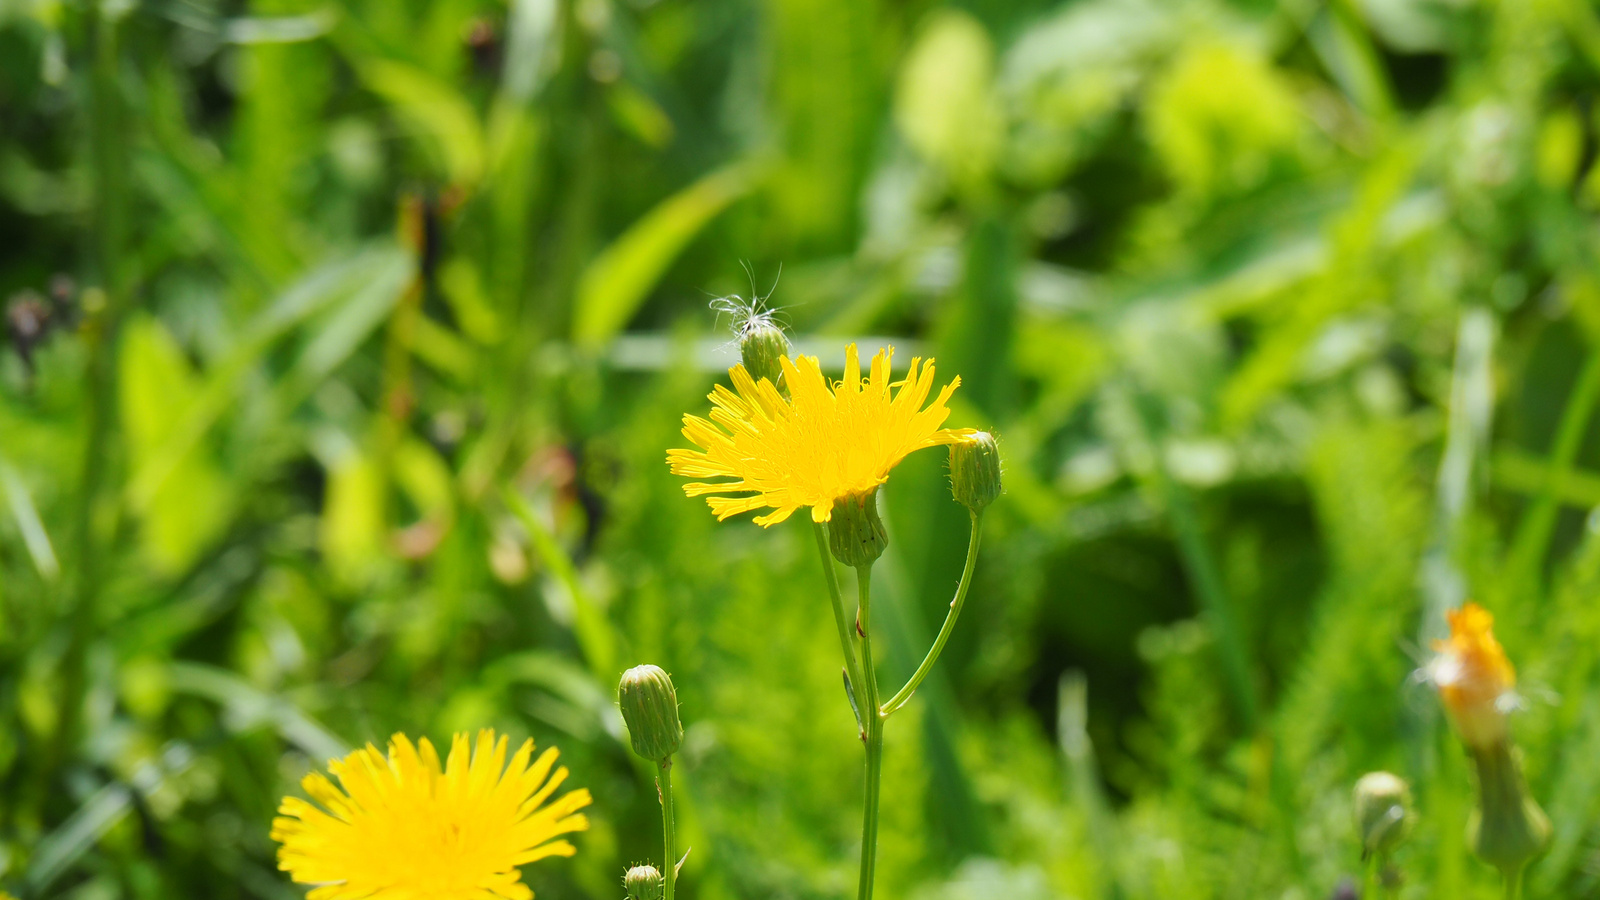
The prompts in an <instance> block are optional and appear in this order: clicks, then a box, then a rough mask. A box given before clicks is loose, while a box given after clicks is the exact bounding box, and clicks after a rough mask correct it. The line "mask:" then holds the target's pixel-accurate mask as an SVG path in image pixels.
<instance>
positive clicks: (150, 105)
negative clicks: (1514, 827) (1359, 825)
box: [0, 0, 1600, 900]
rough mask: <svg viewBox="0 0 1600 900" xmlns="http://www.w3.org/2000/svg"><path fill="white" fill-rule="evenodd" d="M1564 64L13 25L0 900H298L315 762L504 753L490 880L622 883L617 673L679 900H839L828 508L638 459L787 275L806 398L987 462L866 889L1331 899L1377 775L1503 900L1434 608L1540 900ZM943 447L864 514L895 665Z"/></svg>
mask: <svg viewBox="0 0 1600 900" xmlns="http://www.w3.org/2000/svg"><path fill="white" fill-rule="evenodd" d="M1597 86H1600V15H1597V12H1596V10H1595V9H1594V8H1593V6H1592V5H1591V4H1589V3H1587V2H1583V0H1498V2H1496V0H1327V2H1319V0H1288V2H1284V3H1281V4H1272V3H1267V2H1259V0H1257V2H1249V0H1238V2H1232V3H1228V2H1220V0H1218V2H1202V0H1194V2H1189V0H1175V2H1163V3H1156V2H1143V0H1073V2H1067V3H1061V4H1058V3H1053V2H1042V0H1024V2H1001V0H969V2H966V3H955V4H948V5H946V4H937V3H930V2H922V0H909V2H902V0H762V2H756V0H510V2H495V0H438V2H431V3H424V2H420V0H330V2H316V0H253V2H239V0H103V2H90V0H86V2H58V0H0V298H7V299H6V301H5V302H6V314H7V328H8V331H7V336H8V341H9V346H7V347H5V348H0V501H3V502H0V886H3V887H4V888H5V889H7V890H10V891H11V892H13V893H15V894H16V895H18V896H19V897H21V898H23V900H34V898H55V897H60V898H79V900H110V898H121V897H127V898H151V900H155V898H163V900H165V898H173V897H183V898H235V897H259V898H292V897H296V896H300V895H301V889H299V888H296V887H293V886H291V885H290V884H289V883H288V881H287V879H286V878H285V877H284V876H283V875H282V874H281V873H278V872H277V871H276V870H275V863H274V859H273V852H274V847H273V845H272V843H271V842H270V841H269V840H268V838H267V830H268V827H269V822H270V819H271V816H272V813H273V810H274V808H275V806H276V804H277V802H278V799H279V798H280V797H282V796H283V795H284V794H285V793H291V792H294V791H296V790H298V788H297V787H296V786H295V785H296V782H297V780H298V778H299V777H300V776H301V775H302V774H304V773H305V772H306V771H308V769H309V768H311V767H312V766H319V765H322V764H323V763H324V762H325V761H326V759H327V758H328V757H330V756H332V755H335V754H337V753H339V752H341V751H342V750H343V749H345V748H347V747H349V746H351V745H354V744H358V743H362V742H366V741H376V742H379V743H380V744H381V742H382V741H383V740H384V738H385V737H386V736H387V735H389V734H390V733H392V732H394V731H397V730H403V731H405V732H407V733H408V734H411V735H413V736H418V735H429V736H431V737H432V738H433V739H434V740H435V741H439V740H443V739H446V738H447V737H448V735H449V734H450V733H451V732H452V731H454V730H465V729H475V728H478V727H482V726H493V727H496V728H498V729H501V730H504V731H506V732H508V733H510V734H511V735H512V736H513V738H514V739H516V740H520V739H522V738H523V737H525V736H532V737H534V738H535V739H537V740H538V741H539V743H540V744H541V745H545V744H555V745H559V746H560V747H561V749H562V752H563V757H562V758H563V760H564V761H565V762H566V764H567V765H569V766H570V767H571V769H572V773H573V774H572V780H571V783H572V784H574V785H581V786H587V787H589V788H590V789H591V790H592V791H593V792H594V795H595V804H594V806H593V808H592V811H591V812H592V818H593V827H592V829H591V830H590V831H588V832H587V833H585V834H582V835H579V836H578V838H577V843H578V845H579V848H580V850H579V854H578V856H577V857H576V858H574V859H572V860H550V861H546V862H542V863H539V864H537V865H535V866H531V867H529V868H528V870H527V871H526V877H527V880H528V882H529V883H530V884H531V885H532V886H533V888H534V889H535V890H536V892H537V893H538V894H539V896H540V897H543V898H550V900H557V898H578V897H585V898H613V897H619V896H621V887H620V878H621V874H622V871H623V869H624V867H625V866H626V865H628V864H630V863H632V862H636V861H644V860H653V861H655V862H657V863H658V864H659V862H660V860H659V859H658V858H657V856H658V854H659V852H660V851H659V849H658V842H659V837H660V833H659V822H658V820H657V818H656V816H657V809H656V805H655V791H654V788H653V787H652V785H651V783H650V778H649V772H648V769H647V768H646V767H643V766H641V765H640V763H639V761H638V760H636V759H634V758H632V756H631V754H630V753H629V752H628V750H627V743H626V739H625V737H624V736H623V733H622V730H621V722H620V719H619V717H618V716H617V714H616V712H615V709H614V706H613V693H614V689H615V684H616V678H617V676H618V675H619V674H620V672H621V671H622V670H623V669H624V668H626V667H628V666H631V665H634V664H637V663H640V662H654V663H657V664H659V665H661V666H663V667H665V668H666V669H668V670H669V671H671V672H672V673H673V675H674V677H675V679H676V682H677V685H678V691H679V696H680V699H681V701H682V713H683V717H684V719H685V721H686V724H687V728H688V735H687V738H686V742H685V746H684V749H683V752H682V755H681V758H680V760H679V763H678V765H677V767H676V768H675V770H674V772H675V779H674V780H675V783H676V785H677V787H678V792H679V797H680V803H681V809H680V816H679V818H680V823H681V838H680V842H681V843H683V844H686V845H689V846H692V847H693V852H692V854H691V855H690V857H689V861H688V863H687V865H686V866H685V868H684V870H683V882H682V884H683V889H682V896H683V897H685V898H707V900H712V898H824V897H827V898H836V897H843V896H846V895H848V893H849V891H850V890H851V889H852V887H853V884H854V876H855V861H856V860H855V854H856V844H857V841H858V840H859V838H858V834H859V832H858V830H857V829H858V827H859V819H858V816H859V808H860V791H861V784H862V774H861V762H860V753H861V751H860V749H859V748H860V744H859V741H858V740H857V738H856V733H855V725H854V722H853V721H852V718H851V714H850V711H849V708H848V706H847V704H846V702H845V698H844V696H843V691H842V688H841V685H840V679H839V670H840V664H841V660H840V659H839V651H838V646H837V638H836V635H835V634H834V633H833V625H832V623H831V622H830V621H829V619H830V613H829V611H828V605H827V600H826V594H825V592H824V587H823V581H822V578H821V574H822V573H821V570H820V566H819V564H818V561H817V559H816V555H815V552H814V546H813V543H812V539H811V534H810V533H809V526H807V525H805V524H804V523H803V522H802V521H792V522H790V523H786V524H784V525H781V526H778V527H774V528H772V529H768V530H763V529H760V528H757V527H756V526H754V525H752V524H751V523H750V522H749V521H748V519H749V517H748V516H745V517H741V518H740V519H739V520H737V521H729V522H726V523H721V524H718V523H717V522H716V521H715V520H714V519H713V517H712V516H711V515H710V514H709V513H708V511H707V510H706V508H705V506H704V504H703V502H701V501H700V500H691V499H688V498H686V497H684V496H683V494H682V491H681V482H682V479H678V478H675V477H673V476H671V475H669V474H668V472H667V470H666V466H665V462H664V455H665V451H666V449H667V448H669V447H675V446H682V445H683V443H684V441H683V439H682V438H681V437H680V436H679V435H678V427H679V420H680V417H681V416H682V415H683V414H684V413H685V412H695V413H703V412H704V411H705V410H706V408H707V406H708V404H707V402H706V400H705V395H706V393H707V391H708V390H709V389H710V387H711V386H712V384H714V383H715V382H716V381H717V380H718V379H719V378H722V379H724V380H725V376H724V375H723V374H722V373H721V371H720V370H721V369H723V368H725V367H726V366H727V365H729V364H730V362H731V361H732V360H734V359H735V358H736V356H737V353H736V349H735V347H734V345H733V344H732V331H731V328H730V326H731V324H732V323H731V319H732V318H733V317H732V316H730V315H728V314H726V313H723V314H720V315H719V314H718V313H717V312H715V311H713V309H712V302H711V301H713V300H714V299H716V298H726V297H729V296H732V295H739V296H740V297H742V298H744V299H745V300H749V299H750V298H751V297H752V296H753V295H757V294H759V295H762V296H767V295H769V292H770V299H769V301H768V302H769V303H770V305H771V306H773V307H775V308H777V309H778V310H780V316H781V319H782V321H783V322H784V323H785V324H786V326H787V327H788V329H789V331H790V333H791V334H792V335H793V336H794V338H795V339H796V340H797V342H798V344H799V346H800V347H801V348H802V349H803V350H806V351H807V352H812V353H816V354H818V355H819V356H820V357H821V358H822V360H823V364H824V366H825V368H828V369H831V370H834V371H837V367H838V366H840V365H841V364H842V360H843V347H844V345H845V343H847V342H848V341H851V340H859V341H860V342H861V343H862V345H863V347H864V348H867V350H868V352H870V351H871V349H873V348H876V347H877V346H880V345H881V344H882V343H884V342H886V341H887V342H892V343H894V344H895V345H896V346H897V347H898V348H899V354H898V357H897V359H898V360H899V361H900V363H901V365H902V366H903V365H904V364H905V363H906V362H908V361H909V358H910V357H911V356H913V355H923V356H930V355H931V356H935V357H937V359H938V372H939V377H940V381H941V383H942V382H943V381H944V380H945V379H948V378H949V377H952V376H953V375H955V374H957V373H959V374H960V375H961V377H962V379H963V385H962V387H961V389H960V390H959V391H958V392H957V394H956V399H955V401H954V402H953V409H954V414H953V415H952V418H951V420H950V424H951V425H953V426H959V427H968V426H972V427H984V428H990V429H992V430H993V431H994V432H995V433H996V434H998V435H999V437H1000V440H1001V446H1002V448H1003V451H1004V455H1005V460H1006V494H1005V496H1003V497H1002V498H1001V499H1000V500H999V501H998V502H997V503H996V504H995V505H994V507H993V508H992V509H991V511H990V513H989V514H988V516H987V517H986V522H985V527H986V531H985V539H984V545H983V550H982V555H981V557H980V560H979V563H978V568H977V574H976V581H975V584H974V587H973V590H972V594H971V597H970V598H969V600H968V604H967V609H966V612H965V614H964V616H963V619H962V621H961V624H960V627H959V629H958V631H957V633H956V636H955V638H954V640H953V641H952V642H951V645H950V647H949V649H948V650H947V652H946V654H945V656H944V658H943V659H942V660H941V661H940V663H939V665H938V667H937V669H936V670H935V673H934V676H933V678H931V679H930V680H929V682H928V683H927V685H926V686H925V687H924V688H923V689H922V690H921V691H920V692H919V695H918V697H917V698H916V699H915V700H914V701H913V702H912V703H911V704H910V706H908V707H907V708H906V710H905V711H904V712H902V713H901V714H900V715H898V716H896V717H895V718H894V720H893V721H892V722H891V723H890V724H889V728H888V740H889V743H888V753H887V763H886V774H885V784H884V813H883V840H882V845H881V851H880V855H881V867H880V875H879V884H880V892H881V895H882V896H883V897H884V898H889V900H893V898H907V900H957V898H960V900H968V898H977V900H985V898H993V900H1035V898H1058V897H1059V898H1161V900H1183V898H1285V900H1292V898H1301V900H1321V898H1327V897H1332V896H1335V892H1336V891H1337V890H1339V885H1340V882H1341V880H1342V879H1344V878H1346V877H1356V878H1359V875H1360V874H1361V868H1362V867H1361V862H1360V849H1359V842H1358V837H1357V835H1356V834H1355V828H1354V825H1353V823H1352V821H1351V810H1350V799H1349V797H1350V788H1351V785H1352V784H1353V783H1354V781H1355V779H1356V778H1357V777H1358V776H1359V775H1360V774H1362V773H1363V772H1366V771H1369V770H1372V769H1378V768H1387V769H1391V770H1393V771H1395V772H1398V773H1400V774H1402V775H1404V776H1405V777H1407V778H1408V779H1410V780H1411V782H1412V785H1413V788H1414V791H1415V795H1416V806H1417V813H1418V823H1417V828H1416V831H1415V834H1414V836H1413V839H1412V841H1411V842H1410V844H1408V845H1407V846H1406V847H1405V848H1404V849H1402V850H1401V851H1400V852H1399V853H1398V855H1397V856H1396V860H1395V862H1396V864H1397V865H1398V866H1399V867H1400V868H1401V869H1402V870H1403V872H1404V874H1405V879H1406V884H1405V887H1404V888H1403V890H1402V894H1403V896H1405V897H1415V898H1422V897H1434V898H1451V900H1454V898H1475V897H1493V896H1497V895H1498V892H1499V887H1498V884H1497V877H1496V875H1495V873H1494V872H1493V870H1491V869H1490V868H1489V867H1487V866H1485V865H1483V864H1482V863H1480V862H1478V861H1476V860H1475V859H1473V858H1472V856H1471V854H1470V852H1469V850H1468V848H1467V845H1466V839H1465V837H1464V829H1465V823H1466V820H1467V817H1468V814H1469V811H1470V809H1471V807H1472V804H1473V802H1474V800H1473V795H1474V789H1473V785H1472V781H1471V774H1470V766H1469V765H1468V762H1467V760H1466V758H1465V757H1464V755H1463V753H1462V751H1461V749H1460V748H1459V746H1458V744H1457V743H1456V741H1455V740H1454V738H1453V736H1452V735H1451V734H1450V732H1449V729H1448V726H1447V724H1446V723H1445V722H1444V720H1443V718H1442V717H1441V715H1440V713H1439V711H1438V704H1437V700H1436V699H1435V697H1434V696H1433V692H1432V690H1431V689H1430V688H1429V687H1428V686H1427V685H1425V684H1422V683H1421V682H1420V681H1419V680H1418V679H1417V678H1416V677H1414V675H1413V672H1414V671H1415V670H1416V668H1417V667H1418V666H1419V665H1420V664H1422V663H1423V662H1425V660H1426V659H1427V656H1428V654H1429V653H1430V652H1431V650H1430V642H1431V641H1432V640H1434V639H1435V638H1437V637H1438V636H1439V635H1440V634H1441V633H1442V632H1443V629H1444V620H1443V615H1442V613H1443V611H1444V610H1445V609H1446V608H1448V607H1451V606H1453V605H1456V604H1458V603H1459V602H1461V601H1462V600H1464V599H1466V598H1468V597H1472V598H1475V599H1477V600H1479V601H1480V602H1482V603H1484V604H1485V605H1486V606H1487V607H1488V608H1489V609H1491V610H1492V611H1493V612H1494V613H1495V614H1496V616H1497V617H1498V621H1497V631H1498V633H1499V634H1500V636H1501V638H1502V640H1503V642H1504V644H1505V646H1506V648H1507V651H1508V653H1509V654H1510V656H1511V658H1512V660H1513V662H1514V663H1515V664H1516V665H1517V666H1518V670H1519V674H1520V676H1521V677H1520V680H1519V684H1518V687H1519V691H1520V695H1521V698H1522V707H1523V708H1522V710H1521V712H1519V713H1518V714H1517V715H1516V717H1515V720H1514V730H1515V732H1516V734H1517V737H1518V741H1519V743H1520V745H1521V747H1522V749H1523V751H1524V752H1525V763H1526V768H1527V772H1528V777H1529V781H1530V784H1531V786H1532V789H1533V792H1534V795H1535V796H1537V797H1538V798H1539V799H1540V800H1541V801H1542V802H1543V803H1544V805H1545V808H1546V809H1547V810H1548V812H1549V814H1550V817H1551V819H1552V820H1553V822H1554V825H1555V839H1554V842H1553V845H1552V847H1551V850H1550V852H1549V854H1548V855H1547V857H1546V858H1544V859H1543V860H1542V861H1540V862H1539V863H1537V864H1536V865H1535V866H1534V867H1533V868H1532V869H1531V871H1530V874H1529V880H1528V894H1529V896H1531V897H1549V898H1578V897H1593V896H1600V884H1597V879H1600V829H1597V828H1596V818H1597V814H1600V767H1597V765H1596V759H1597V758H1600V693H1597V692H1596V690H1595V688H1596V682H1597V680H1600V671H1597V669H1596V660H1597V650H1600V603H1597V599H1600V525H1597V522H1600V520H1596V519H1593V518H1592V517H1590V516H1589V511H1590V510H1591V508H1593V507H1595V506H1596V505H1600V443H1597V441H1596V436H1595V434H1594V431H1593V429H1592V428H1591V427H1590V426H1591V413H1592V411H1593V407H1594V405H1595V402H1596V399H1597V396H1600V351H1597V349H1596V348H1597V347H1600V344H1597V343H1596V341H1597V339H1600V267H1597V262H1600V260H1597V258H1596V250H1597V248H1600V233H1597V232H1596V223H1595V215H1596V211H1597V208H1600V175H1597V174H1595V173H1596V171H1597V170H1596V168H1595V166H1594V162H1595V157H1596V148H1597V146H1600V130H1597V122H1596V113H1597V110H1596V109H1595V108H1594V105H1593V101H1594V97H1595V94H1596V87H1597ZM780 271H781V276H780ZM944 465H945V458H944V454H943V451H942V450H929V451H924V452H922V453H920V454H917V455H916V456H913V457H912V458H911V459H909V460H908V461H907V462H906V463H904V464H903V465H902V466H900V467H899V468H898V469H896V470H895V474H894V477H893V479H892V480H891V482H890V484H889V485H888V487H887V488H886V490H885V493H884V512H885V518H886V520H887V522H888V527H889V531H890V535H891V548H890V550H889V553H888V555H887V556H886V557H885V558H884V560H883V561H882V562H881V563H880V565H879V567H878V576H877V578H876V579H875V581H876V583H877V586H878V587H879V588H880V590H881V594H880V596H881V597H882V598H883V599H882V600H881V601H880V603H881V605H880V606H879V609H881V610H882V612H881V613H879V614H878V615H877V616H875V621H876V622H877V625H876V627H877V628H878V630H879V638H878V642H879V646H880V647H881V648H882V649H881V650H880V652H879V654H878V656H879V658H880V661H881V670H882V672H883V679H884V681H885V683H886V689H887V690H892V689H893V688H894V687H895V686H897V685H898V683H899V680H900V679H902V678H903V677H904V676H905V675H906V674H907V673H909V671H910V670H911V669H912V668H913V666H914V665H915V662H916V660H917V659H919V658H920V656H921V652H922V649H923V648H924V647H925V646H926V645H927V642H928V641H929V640H930V639H931V637H932V635H933V633H934V631H935V630H936V629H937V627H938V623H939V621H940V619H941V618H942V615H943V611H944V608H945V606H946V604H947V603H948V601H949V597H950V592H951V591H952V589H953V587H954V584H955V581H956V578H957V575H958V574H959V568H960V562H961V556H962V551H963V547H964V543H963V541H964V538H965V515H964V512H963V511H962V509H961V508H960V507H959V506H957V505H956V504H955V503H954V502H952V500H951V498H950V496H949V493H948V488H947V486H946V483H945V476H944ZM1345 896H1348V895H1345Z"/></svg>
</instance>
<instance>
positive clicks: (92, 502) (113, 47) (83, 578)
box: [48, 3, 128, 767]
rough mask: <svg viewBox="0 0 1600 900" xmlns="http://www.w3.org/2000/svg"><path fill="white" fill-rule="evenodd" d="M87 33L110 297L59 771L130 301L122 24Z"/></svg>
mask: <svg viewBox="0 0 1600 900" xmlns="http://www.w3.org/2000/svg"><path fill="white" fill-rule="evenodd" d="M87 32H88V35H89V43H90V48H89V49H90V51H91V53H92V54H93V66H92V71H91V74H90V82H89V141H90V148H89V150H90V154H89V155H90V162H91V170H92V177H93V183H94V194H95V210H94V211H95V224H94V228H93V230H92V233H91V239H92V241H93V244H94V256H95V264H96V267H97V269H98V274H99V276H100V279H101V284H102V287H103V290H104V292H105V305H104V308H103V309H101V310H99V311H98V314H97V315H98V319H99V321H98V322H96V323H94V325H95V327H92V328H90V329H88V337H87V339H86V343H87V344H88V345H89V360H88V365H87V371H86V373H85V376H86V383H87V393H88V412H87V417H86V422H85V430H84V449H83V458H82V461H81V462H82V469H81V476H80V479H79V483H78V498H77V500H78V508H77V511H76V513H75V521H74V523H73V532H74V544H75V556H76V559H75V566H74V567H75V569H76V576H77V577H76V579H75V580H74V583H73V586H72V591H71V594H70V598H71V599H70V601H69V603H70V605H69V606H68V610H69V612H68V615H69V617H70V620H71V630H70V638H69V641H68V644H67V650H66V653H65V654H64V655H63V659H62V691H61V696H62V701H61V707H60V709H61V721H60V723H59V724H58V726H57V729H56V734H55V737H54V744H55V746H54V747H53V748H52V751H51V753H50V759H51V760H52V762H51V763H49V764H48V765H50V766H52V767H54V766H56V765H59V763H60V761H62V760H65V759H68V758H70V757H71V756H72V750H73V747H74V746H75V745H76V743H77V741H78V732H79V730H80V727H81V724H82V723H81V720H82V716H83V701H84V695H85V693H86V692H87V689H88V672H87V657H88V649H89V644H90V642H91V639H92V637H93V634H94V624H95V618H96V614H95V605H96V600H97V597H98V594H99V591H100V582H101V570H100V566H99V562H100V556H101V554H100V552H99V548H98V547H96V546H95V544H96V540H95V537H96V536H95V528H94V519H95V516H94V511H95V508H96V506H97V504H98V501H99V498H100V494H101V487H102V484H103V480H104V475H105V470H106V468H107V462H106V447H107V446H108V445H109V444H110V443H111V437H112V430H113V427H114V416H115V404H116V340H117V326H118V322H119V319H120V316H121V312H122V308H123V305H124V303H125V302H126V297H127V293H128V291H127V285H126V283H125V281H126V272H127V270H126V267H125V266H124V265H123V264H122V250H123V248H124V246H125V243H126V222H127V219H126V211H127V178H126V165H127V156H126V146H127V144H126V139H127V135H126V134H125V132H124V127H123V124H122V103H121V97H120V96H119V92H120V87H119V83H118V72H117V63H118V58H119V57H118V49H117V22H116V20H115V18H113V17H112V16H109V15H107V13H106V10H105V9H104V8H103V7H102V4H99V3H91V4H88V22H87Z"/></svg>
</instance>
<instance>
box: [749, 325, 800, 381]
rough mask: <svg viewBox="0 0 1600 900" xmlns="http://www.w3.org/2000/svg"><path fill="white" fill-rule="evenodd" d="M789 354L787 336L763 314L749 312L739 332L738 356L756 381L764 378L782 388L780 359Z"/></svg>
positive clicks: (781, 364)
mask: <svg viewBox="0 0 1600 900" xmlns="http://www.w3.org/2000/svg"><path fill="white" fill-rule="evenodd" d="M788 355H789V339H788V338H787V337H785V336H784V334H783V329H782V328H779V327H778V326H776V325H774V324H772V323H771V322H769V321H767V319H766V317H765V316H753V317H751V319H750V321H748V322H746V323H745V326H744V328H743V329H742V330H741V331H740V332H739V356H740V357H741V359H742V360H743V361H744V368H745V371H746V372H749V373H750V377H751V378H754V379H755V380H756V381H758V382H759V381H760V380H761V379H763V378H765V379H766V380H768V381H770V382H772V386H773V387H775V388H778V389H779V390H782V388H783V363H782V362H780V360H782V359H783V358H784V357H785V356H788Z"/></svg>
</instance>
